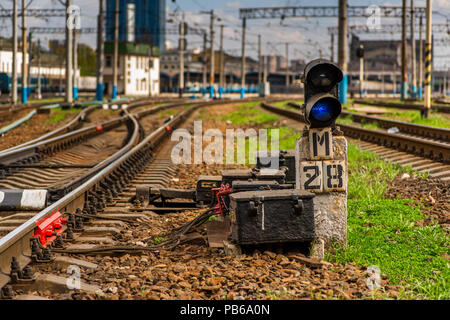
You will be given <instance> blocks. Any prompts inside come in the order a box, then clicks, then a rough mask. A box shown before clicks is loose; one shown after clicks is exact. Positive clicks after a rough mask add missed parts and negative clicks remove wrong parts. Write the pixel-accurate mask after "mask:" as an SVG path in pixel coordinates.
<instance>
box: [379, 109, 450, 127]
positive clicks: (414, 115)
mask: <svg viewBox="0 0 450 320" xmlns="http://www.w3.org/2000/svg"><path fill="white" fill-rule="evenodd" d="M381 116H382V117H385V118H389V119H394V120H398V121H405V122H410V123H415V124H422V125H426V126H433V127H440V128H450V117H445V116H443V115H441V114H439V113H436V112H431V115H430V117H428V118H427V119H424V118H422V117H421V115H420V111H418V110H412V111H400V110H395V109H394V110H392V112H389V113H384V114H382V115H381Z"/></svg>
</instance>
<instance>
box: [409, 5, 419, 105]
mask: <svg viewBox="0 0 450 320" xmlns="http://www.w3.org/2000/svg"><path fill="white" fill-rule="evenodd" d="M414 20H415V19H414V0H411V26H410V27H411V62H412V63H411V68H412V78H411V82H412V84H411V96H412V98H416V94H417V78H416V37H415V35H414V29H415V28H416V25H415V21H414Z"/></svg>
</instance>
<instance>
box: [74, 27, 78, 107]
mask: <svg viewBox="0 0 450 320" xmlns="http://www.w3.org/2000/svg"><path fill="white" fill-rule="evenodd" d="M77 33H78V31H77V29H73V98H74V99H75V100H78V75H77V69H78V39H77Z"/></svg>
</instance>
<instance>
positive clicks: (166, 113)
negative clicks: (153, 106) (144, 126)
mask: <svg viewBox="0 0 450 320" xmlns="http://www.w3.org/2000/svg"><path fill="white" fill-rule="evenodd" d="M177 113H178V111H176V110H164V111H161V112H159V113H158V117H160V118H162V117H170V116H173V115H175V114H177Z"/></svg>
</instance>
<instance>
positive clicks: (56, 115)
mask: <svg viewBox="0 0 450 320" xmlns="http://www.w3.org/2000/svg"><path fill="white" fill-rule="evenodd" d="M50 112H51V114H52V116H51V118H50V119H48V120H46V121H45V122H46V123H55V122H60V121H64V120H66V119H67V117H68V116H69V115H71V114H75V113H78V112H80V110H79V109H61V107H58V108H55V109H52V110H51V111H50Z"/></svg>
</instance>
